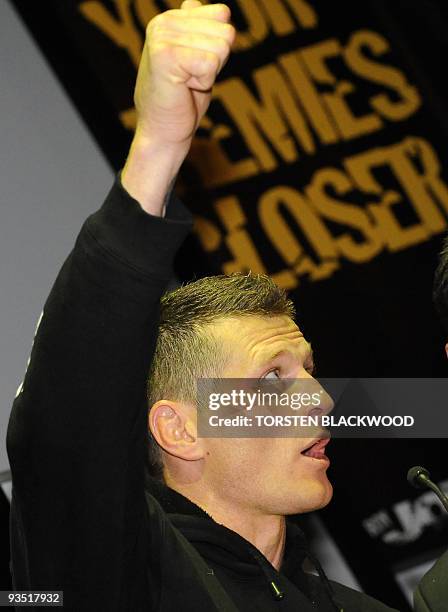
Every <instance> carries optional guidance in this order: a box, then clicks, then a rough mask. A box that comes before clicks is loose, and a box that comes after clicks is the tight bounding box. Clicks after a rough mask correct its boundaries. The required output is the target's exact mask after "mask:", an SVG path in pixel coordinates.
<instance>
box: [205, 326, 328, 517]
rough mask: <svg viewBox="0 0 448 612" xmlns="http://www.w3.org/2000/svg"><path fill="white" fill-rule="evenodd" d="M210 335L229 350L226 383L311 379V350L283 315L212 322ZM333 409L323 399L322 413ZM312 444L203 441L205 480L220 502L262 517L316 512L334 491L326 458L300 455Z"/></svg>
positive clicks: (261, 440)
mask: <svg viewBox="0 0 448 612" xmlns="http://www.w3.org/2000/svg"><path fill="white" fill-rule="evenodd" d="M213 333H214V334H215V335H216V336H217V338H219V339H220V340H222V342H223V343H224V346H225V347H227V348H228V347H230V348H231V353H232V357H231V360H230V363H229V364H228V367H227V368H226V370H225V372H224V373H223V377H224V378H257V379H263V378H266V377H268V378H272V377H279V378H308V379H312V371H313V357H312V351H311V347H310V345H309V343H308V342H307V341H306V340H305V338H304V337H303V334H302V333H301V331H300V330H299V328H298V327H297V325H296V324H295V323H294V321H292V320H291V319H290V318H289V317H287V316H276V317H255V316H254V317H244V318H228V319H224V320H222V321H219V322H217V323H215V324H214V325H213ZM315 384H316V385H317V384H318V383H315ZM319 388H320V387H319ZM325 397H326V399H325ZM331 408H332V403H331V398H329V396H328V395H326V396H325V395H324V399H323V404H322V409H323V410H324V412H327V413H328V412H329V410H331ZM314 435H315V433H314ZM312 442H313V439H312V438H310V437H306V438H304V437H295V438H219V439H218V438H207V439H205V440H204V444H205V451H206V461H205V473H204V474H203V476H204V477H205V480H206V482H207V484H208V486H210V487H212V488H213V489H214V490H215V491H216V493H217V494H218V495H219V496H220V497H221V496H225V498H226V499H227V500H228V501H232V502H234V503H235V504H237V505H238V506H240V507H246V508H247V509H248V510H251V511H255V512H260V514H275V515H287V514H297V513H302V512H308V511H311V510H315V509H317V508H321V507H323V506H325V505H326V504H327V503H328V502H329V501H330V499H331V496H332V486H331V484H330V482H329V480H328V478H327V475H326V471H327V468H328V465H329V461H328V459H327V458H326V457H325V456H324V457H323V458H313V457H311V456H307V455H304V454H302V451H304V450H305V449H307V448H309V446H310V444H311V443H312Z"/></svg>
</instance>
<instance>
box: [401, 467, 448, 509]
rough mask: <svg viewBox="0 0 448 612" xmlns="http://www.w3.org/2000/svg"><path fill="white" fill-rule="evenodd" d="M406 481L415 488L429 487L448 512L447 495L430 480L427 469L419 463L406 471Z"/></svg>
mask: <svg viewBox="0 0 448 612" xmlns="http://www.w3.org/2000/svg"><path fill="white" fill-rule="evenodd" d="M408 482H409V484H410V485H412V486H413V487H415V488H416V489H431V491H433V492H434V493H435V494H436V495H437V497H438V498H439V499H440V501H441V503H442V506H443V507H444V508H445V510H446V511H447V512H448V497H447V496H446V495H445V494H444V493H443V491H442V490H441V489H440V488H439V487H438V486H437V485H436V484H435V483H434V482H433V481H432V480H431V477H430V474H429V472H428V470H427V469H425V468H424V467H421V466H419V465H415V466H414V467H411V468H410V470H409V471H408Z"/></svg>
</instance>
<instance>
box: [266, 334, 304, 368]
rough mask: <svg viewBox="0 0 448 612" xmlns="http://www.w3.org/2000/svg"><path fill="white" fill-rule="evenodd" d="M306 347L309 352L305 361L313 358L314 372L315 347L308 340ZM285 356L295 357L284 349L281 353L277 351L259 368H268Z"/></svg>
mask: <svg viewBox="0 0 448 612" xmlns="http://www.w3.org/2000/svg"><path fill="white" fill-rule="evenodd" d="M305 342H306V345H307V348H308V350H307V352H306V354H305V359H304V361H306V360H307V358H308V357H311V362H312V365H313V371H314V369H315V365H314V351H313V347H312V345H311V342H308V341H307V340H305ZM283 355H290V356H293V355H292V353H291V351H288V350H285V349H282V350H281V351H277V352H276V353H274V354H273V355H271V356H270V357H268V359H265V360H263V362H262V363H260V365H259V366H258V367H259V368H263V367H266V366H268V365H269V364H270V363H272V362H273V361H275V360H276V359H277V358H278V357H282V356H283Z"/></svg>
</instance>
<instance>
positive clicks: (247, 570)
mask: <svg viewBox="0 0 448 612" xmlns="http://www.w3.org/2000/svg"><path fill="white" fill-rule="evenodd" d="M229 21H230V11H229V9H228V8H227V7H226V6H225V5H209V6H202V5H201V3H200V2H198V1H196V0H187V1H186V2H184V3H183V4H182V6H181V9H180V10H171V11H167V12H165V13H163V14H162V15H160V16H158V17H156V18H155V19H153V20H152V21H151V22H150V24H149V26H148V31H147V39H146V44H145V48H144V51H143V56H142V60H141V65H140V69H139V73H138V78H137V85H136V92H135V103H136V108H137V112H138V127H137V130H136V134H135V138H134V140H133V144H132V147H131V150H130V153H129V157H128V159H127V161H126V164H125V167H124V169H123V171H122V173H121V177H119V178H118V179H117V181H116V184H115V185H114V187H113V188H112V190H111V192H110V193H109V196H108V197H107V199H106V201H105V203H104V205H103V207H102V208H101V209H100V210H99V211H98V212H97V213H95V214H93V215H92V216H91V217H89V218H88V219H87V221H86V223H85V224H84V226H83V228H82V230H81V233H80V235H79V236H78V239H77V242H76V245H75V247H74V249H73V251H72V253H71V254H70V256H69V257H68V259H67V261H66V262H65V264H64V266H63V267H62V269H61V272H60V274H59V276H58V278H57V280H56V283H55V285H54V287H53V289H52V291H51V294H50V296H49V298H48V300H47V302H46V304H45V308H44V313H43V317H42V319H41V323H40V326H39V330H38V332H37V334H36V338H35V343H34V346H33V350H32V353H31V359H30V364H29V367H28V370H27V373H26V376H25V380H24V383H23V385H22V386H21V390H20V393H19V395H18V397H17V398H16V400H15V403H14V406H13V410H12V414H11V419H10V424H9V429H8V453H9V457H10V462H11V468H12V473H13V497H12V507H11V541H12V551H11V552H12V567H13V580H14V586H15V588H16V589H33V590H39V589H47V590H50V589H51V590H56V589H60V590H63V591H64V608H65V609H68V610H76V611H77V612H78V611H81V610H95V611H98V610H105V611H107V612H111V611H113V610H120V611H122V610H126V611H127V610H129V611H132V612H135V611H139V610H142V611H143V610H145V611H147V610H163V611H168V612H170V611H171V610H176V609H181V610H187V611H189V610H198V609H199V610H207V611H212V610H222V611H229V612H230V611H236V610H266V611H269V610H283V611H287V610H295V611H297V610H301V611H303V612H306V611H308V610H309V611H311V610H320V611H330V610H342V609H343V610H344V611H349V610H352V611H353V612H355V611H356V612H359V611H363V610H365V611H381V610H387V609H389V608H386V606H384V605H383V604H381V603H380V602H377V601H375V600H373V599H371V598H369V597H367V596H364V595H362V594H360V593H357V592H355V591H353V590H351V589H348V588H346V587H343V586H342V585H338V584H335V583H330V582H329V581H328V579H327V578H326V577H325V575H324V573H323V571H322V569H321V568H320V566H319V564H318V563H317V562H316V561H314V564H315V567H316V572H317V575H316V574H313V573H305V572H304V571H303V569H302V564H303V562H304V560H305V559H306V558H307V557H308V558H309V559H311V560H312V556H310V554H309V552H308V551H307V549H306V544H305V541H304V539H303V536H302V533H301V532H300V530H299V529H297V528H296V527H294V525H293V524H292V523H288V522H287V521H286V519H285V516H287V515H290V514H297V513H301V512H308V511H310V510H313V509H316V508H320V507H322V506H324V505H326V504H327V503H328V502H329V500H330V498H331V492H332V491H331V485H330V483H329V481H328V479H327V476H326V469H327V467H328V459H327V458H326V455H325V451H324V447H325V444H326V443H327V441H328V440H323V441H322V440H317V439H295V438H289V439H288V438H286V439H274V438H272V439H253V440H247V439H227V440H225V439H211V438H210V439H205V438H200V437H199V436H198V433H197V419H196V407H195V405H194V396H193V392H194V388H195V383H196V379H197V378H198V377H207V376H208V377H210V376H222V377H224V378H226V377H227V378H228V377H242V378H245V377H252V378H260V379H262V378H271V377H273V378H275V377H280V378H283V377H288V378H291V377H299V376H300V377H308V378H311V371H312V354H311V350H310V346H309V344H308V343H307V342H306V340H305V339H304V337H303V335H302V333H301V332H300V330H299V328H298V327H297V325H296V324H295V323H294V321H293V319H292V316H293V314H294V313H293V308H292V305H291V303H290V302H289V301H288V300H287V298H286V297H285V295H284V293H283V292H282V291H281V290H279V289H278V288H276V287H275V285H273V283H272V282H271V281H270V280H269V279H268V278H265V277H258V276H252V275H247V276H244V275H236V276H232V277H216V278H211V279H203V280H200V281H198V282H196V283H194V284H192V285H188V286H186V287H184V288H181V289H178V290H177V291H175V292H174V293H172V294H169V295H167V296H166V297H164V298H163V300H162V304H161V308H160V313H159V300H160V297H161V295H162V293H163V291H164V288H165V286H166V284H167V282H168V280H169V279H170V276H171V262H172V259H173V257H174V255H175V253H176V250H177V248H178V246H179V244H180V243H181V242H182V240H183V238H184V237H185V235H186V233H187V231H188V230H189V228H190V227H191V218H190V215H189V214H188V213H187V211H186V210H185V209H184V208H183V206H182V204H181V203H180V202H179V201H178V200H177V199H176V198H175V197H174V196H173V195H172V186H173V182H174V179H175V177H176V175H177V173H178V170H179V168H180V166H181V164H182V162H183V160H184V158H185V156H186V155H187V153H188V150H189V147H190V144H191V141H192V138H193V135H194V133H195V130H196V128H197V127H198V124H199V121H200V119H201V117H202V116H203V114H204V113H205V111H206V109H207V107H208V104H209V102H210V90H211V87H212V86H213V83H214V81H215V79H216V76H217V74H218V73H219V71H220V70H221V68H222V66H223V65H224V63H225V61H226V60H227V57H228V55H229V52H230V47H231V45H232V42H233V40H234V36H235V32H234V29H233V27H232V26H231V25H230V23H229ZM170 194H171V195H170ZM158 332H159V333H158ZM157 336H158V339H157ZM156 340H157V347H156ZM154 351H155V354H154ZM153 355H154V359H153V360H152V357H153ZM151 360H152V362H151ZM148 371H150V377H149V388H148V391H149V399H150V408H151V409H150V411H149V418H148V423H147V407H146V402H145V392H144V391H145V383H146V379H147V377H148ZM328 408H329V405H327V409H328ZM148 424H149V429H150V432H151V436H152V438H153V442H152V444H153V447H152V448H153V451H152V456H151V468H152V476H148V478H147V479H146V483H145V453H146V437H147V427H148ZM341 528H349V526H341Z"/></svg>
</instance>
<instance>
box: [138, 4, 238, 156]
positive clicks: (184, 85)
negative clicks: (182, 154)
mask: <svg viewBox="0 0 448 612" xmlns="http://www.w3.org/2000/svg"><path fill="white" fill-rule="evenodd" d="M229 20H230V10H229V8H228V7H227V6H226V5H225V4H211V5H202V4H201V2H199V1H198V0H186V1H185V2H183V3H182V5H181V7H180V9H177V10H169V11H166V12H164V13H161V14H160V15H157V16H156V17H154V19H152V20H151V21H150V22H149V24H148V27H147V30H146V42H145V47H144V49H143V54H142V59H141V63H140V67H139V71H138V76H137V84H136V88H135V97H134V99H135V106H136V109H137V116H138V120H137V132H138V133H139V134H144V135H147V136H150V137H152V138H162V139H163V140H164V142H166V143H167V144H173V145H181V144H184V145H188V147H189V145H190V144H191V140H192V138H193V136H194V133H195V131H196V129H197V127H198V125H199V122H200V120H201V118H202V116H203V115H204V113H205V112H206V110H207V108H208V106H209V103H210V97H211V88H212V86H213V84H214V82H215V80H216V77H217V75H218V74H219V72H220V70H221V69H222V67H223V66H224V64H225V63H226V60H227V58H228V56H229V53H230V49H231V46H232V44H233V41H234V39H235V29H234V28H233V26H232V25H231V24H230V23H229Z"/></svg>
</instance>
